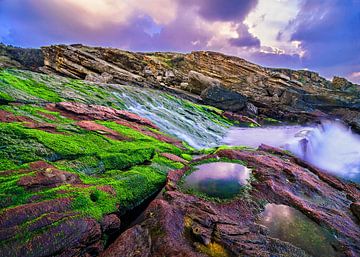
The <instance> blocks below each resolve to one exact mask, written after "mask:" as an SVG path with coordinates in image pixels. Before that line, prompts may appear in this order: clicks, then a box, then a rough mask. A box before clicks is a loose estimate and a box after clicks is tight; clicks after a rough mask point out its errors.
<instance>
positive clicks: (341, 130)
mask: <svg viewBox="0 0 360 257" xmlns="http://www.w3.org/2000/svg"><path fill="white" fill-rule="evenodd" d="M224 143H226V144H228V145H233V146H235V145H246V146H251V147H258V146H259V145H260V144H267V145H271V146H274V147H280V148H283V149H286V150H289V151H291V152H292V153H294V154H295V155H296V156H298V157H300V158H302V159H304V160H306V161H308V162H309V163H312V164H313V165H315V166H317V167H319V168H321V169H323V170H325V171H327V172H329V173H332V174H335V175H337V176H340V177H343V178H346V179H349V180H353V181H356V182H360V136H359V135H357V134H355V133H353V132H352V131H351V130H350V129H349V128H347V127H345V126H344V125H343V124H342V123H340V122H336V121H324V122H322V123H321V124H320V125H318V126H312V127H302V126H278V127H262V128H232V129H231V130H230V131H229V133H228V134H227V136H226V137H225V139H224Z"/></svg>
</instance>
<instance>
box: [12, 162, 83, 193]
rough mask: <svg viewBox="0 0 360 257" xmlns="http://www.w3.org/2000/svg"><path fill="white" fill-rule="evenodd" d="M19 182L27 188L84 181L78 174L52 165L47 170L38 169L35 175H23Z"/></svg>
mask: <svg viewBox="0 0 360 257" xmlns="http://www.w3.org/2000/svg"><path fill="white" fill-rule="evenodd" d="M17 184H18V185H19V186H23V187H25V188H26V189H41V188H44V187H50V188H51V187H57V186H60V185H62V184H82V181H81V180H80V178H79V176H78V175H77V174H73V173H70V172H67V171H62V170H58V169H55V168H53V167H50V168H47V169H46V170H45V171H44V170H43V171H36V173H35V175H33V174H32V175H30V176H23V177H21V178H20V179H19V180H18V182H17Z"/></svg>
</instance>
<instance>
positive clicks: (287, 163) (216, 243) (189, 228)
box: [101, 146, 360, 257]
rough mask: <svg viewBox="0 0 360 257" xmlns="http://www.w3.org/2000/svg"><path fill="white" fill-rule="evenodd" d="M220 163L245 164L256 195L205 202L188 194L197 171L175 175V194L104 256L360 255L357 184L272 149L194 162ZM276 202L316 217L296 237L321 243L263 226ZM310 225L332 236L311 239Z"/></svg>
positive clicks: (170, 185)
mask: <svg viewBox="0 0 360 257" xmlns="http://www.w3.org/2000/svg"><path fill="white" fill-rule="evenodd" d="M214 158H215V159H216V158H228V159H231V160H240V161H243V162H245V163H246V164H247V166H248V167H252V174H253V176H254V178H253V179H252V181H251V188H250V191H249V192H248V194H244V195H240V196H239V197H237V198H235V199H233V200H231V201H228V202H223V203H218V202H215V201H211V200H206V199H202V198H199V197H197V196H195V195H191V194H186V193H184V192H183V191H182V189H181V186H180V183H181V177H182V176H183V174H184V173H185V172H187V173H188V172H189V168H190V167H187V168H184V169H182V170H177V171H172V172H170V173H169V174H168V179H167V185H166V189H167V191H166V192H164V194H163V198H162V199H156V200H154V201H153V202H152V203H151V204H150V206H149V207H148V209H147V211H146V213H145V219H144V221H142V222H141V223H140V224H138V225H136V226H134V227H132V228H130V229H129V230H127V231H126V232H125V233H124V234H122V235H121V236H120V237H119V238H118V239H117V240H116V241H115V242H114V243H113V244H112V245H111V246H110V247H109V248H108V249H107V250H106V251H105V252H104V253H103V254H102V255H101V256H102V257H108V256H112V257H115V256H124V255H125V256H294V257H295V256H296V257H298V256H358V255H359V253H360V248H359V245H360V241H359V238H360V228H359V225H358V221H356V215H358V203H356V202H352V201H356V199H359V196H360V190H359V188H358V186H357V185H355V184H351V183H345V182H342V181H340V180H339V179H337V178H335V177H333V176H331V175H328V174H326V173H324V172H323V171H321V170H319V169H316V168H314V167H313V166H311V165H309V164H307V163H305V162H303V161H301V160H299V159H297V158H295V157H293V156H291V155H289V154H287V153H286V152H283V151H281V150H279V149H276V148H272V147H268V146H261V147H260V148H259V149H258V150H257V151H244V150H220V151H218V152H217V153H216V154H212V155H209V156H206V157H202V158H201V159H198V160H195V161H194V162H193V164H196V163H197V162H199V161H206V160H214ZM187 173H186V174H187ZM268 203H272V204H276V205H281V206H285V207H286V206H288V207H291V208H294V209H296V210H297V211H299V212H301V213H302V215H303V216H304V217H305V216H306V217H307V218H309V220H311V221H305V218H304V221H303V222H304V223H300V224H298V223H297V226H296V227H294V228H292V231H291V233H292V235H300V236H301V237H303V240H304V242H305V241H306V240H307V239H306V238H311V240H318V241H316V243H314V242H315V241H311V240H310V241H307V242H308V243H306V244H305V245H304V244H302V245H301V244H298V242H294V241H291V237H292V236H288V237H286V236H284V237H283V238H281V239H280V238H276V237H274V236H272V235H270V234H269V229H268V228H267V227H266V226H264V225H260V223H259V218H260V217H261V215H262V212H263V208H264V206H266V204H268ZM350 206H351V207H350ZM288 207H286V208H288ZM282 208H284V207H282ZM350 209H351V210H352V212H353V213H354V214H352V212H351V211H350ZM273 215H276V214H273ZM288 215H291V214H290V213H288ZM269 217H270V218H271V216H269ZM307 218H306V219H307ZM291 219H294V217H293V218H290V220H291ZM276 222H280V221H276ZM306 222H310V223H311V224H313V225H311V224H310V223H309V225H307V224H308V223H306ZM315 224H318V225H315ZM285 226H286V225H285ZM306 226H310V227H315V226H320V227H321V229H320V228H319V229H320V230H321V231H323V232H324V233H325V234H327V236H326V237H327V239H325V238H324V237H318V236H317V235H315V234H311V233H313V232H311V231H312V230H311V229H308V228H306ZM320 230H319V231H320ZM334 234H336V236H334ZM307 244H308V245H307ZM309 245H310V246H309ZM311 247H313V248H311Z"/></svg>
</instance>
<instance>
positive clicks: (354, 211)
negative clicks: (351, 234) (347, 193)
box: [350, 202, 360, 221]
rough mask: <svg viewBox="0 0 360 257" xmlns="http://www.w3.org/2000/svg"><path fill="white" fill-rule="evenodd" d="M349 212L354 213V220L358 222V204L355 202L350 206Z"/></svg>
mask: <svg viewBox="0 0 360 257" xmlns="http://www.w3.org/2000/svg"><path fill="white" fill-rule="evenodd" d="M350 210H351V211H352V212H353V213H354V215H355V216H356V218H358V220H359V221H360V202H355V203H352V204H351V205H350Z"/></svg>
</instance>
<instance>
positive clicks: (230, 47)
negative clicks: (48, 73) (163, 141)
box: [0, 0, 360, 83]
mask: <svg viewBox="0 0 360 257" xmlns="http://www.w3.org/2000/svg"><path fill="white" fill-rule="evenodd" d="M0 41H1V42H4V43H6V44H12V45H16V46H23V47H39V46H42V45H49V44H59V43H83V44H88V45H98V46H111V47H118V48H122V49H127V50H135V51H178V52H190V51H193V50H214V51H220V52H224V53H227V54H231V55H237V56H240V57H243V58H245V59H247V60H250V61H253V62H255V63H258V64H262V65H265V66H271V67H289V68H295V69H310V70H315V71H318V72H320V74H321V75H323V76H325V77H327V78H331V77H332V76H333V75H341V76H345V77H347V78H348V79H350V80H351V81H354V82H357V83H360V0H0Z"/></svg>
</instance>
